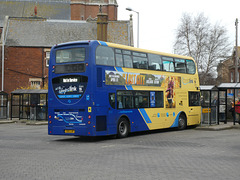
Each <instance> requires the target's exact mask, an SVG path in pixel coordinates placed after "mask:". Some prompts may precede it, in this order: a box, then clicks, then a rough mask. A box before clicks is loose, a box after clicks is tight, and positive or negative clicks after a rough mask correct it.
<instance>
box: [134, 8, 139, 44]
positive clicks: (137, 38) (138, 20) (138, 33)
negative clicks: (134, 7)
mask: <svg viewBox="0 0 240 180" xmlns="http://www.w3.org/2000/svg"><path fill="white" fill-rule="evenodd" d="M135 12H136V13H137V15H138V36H137V40H138V43H137V47H138V48H139V12H137V11H135Z"/></svg>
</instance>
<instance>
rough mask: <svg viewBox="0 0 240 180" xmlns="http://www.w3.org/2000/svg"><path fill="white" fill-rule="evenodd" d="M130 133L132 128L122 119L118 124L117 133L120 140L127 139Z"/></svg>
mask: <svg viewBox="0 0 240 180" xmlns="http://www.w3.org/2000/svg"><path fill="white" fill-rule="evenodd" d="M129 131H130V126H129V123H128V121H127V120H126V119H125V118H120V120H119V122H118V132H117V136H118V138H125V137H127V136H128V133H129Z"/></svg>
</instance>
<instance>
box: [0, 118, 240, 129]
mask: <svg viewBox="0 0 240 180" xmlns="http://www.w3.org/2000/svg"><path fill="white" fill-rule="evenodd" d="M8 123H22V124H26V125H32V126H40V125H47V124H48V121H36V120H26V119H23V120H9V119H2V120H0V125H1V124H8ZM195 129H196V130H205V131H220V130H227V129H240V125H239V124H238V123H235V125H234V124H233V122H228V123H227V124H224V123H220V124H213V125H208V124H200V125H199V126H197V127H196V128H195Z"/></svg>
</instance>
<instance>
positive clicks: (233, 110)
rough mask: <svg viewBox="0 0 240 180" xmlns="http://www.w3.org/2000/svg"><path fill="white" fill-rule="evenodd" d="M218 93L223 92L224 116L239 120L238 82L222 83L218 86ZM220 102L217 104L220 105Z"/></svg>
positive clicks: (234, 121)
mask: <svg viewBox="0 0 240 180" xmlns="http://www.w3.org/2000/svg"><path fill="white" fill-rule="evenodd" d="M218 89H219V93H223V94H225V96H226V97H225V102H226V105H225V108H226V118H227V119H229V120H232V121H233V124H234V125H235V124H236V122H238V123H239V122H240V83H222V84H220V85H219V86H218ZM221 105H222V104H221V103H220V104H219V106H220V107H221Z"/></svg>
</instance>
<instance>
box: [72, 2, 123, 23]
mask: <svg viewBox="0 0 240 180" xmlns="http://www.w3.org/2000/svg"><path fill="white" fill-rule="evenodd" d="M99 5H101V6H102V12H103V13H106V14H108V19H109V20H110V21H116V20H117V7H118V4H117V1H116V0H71V19H72V20H86V19H87V18H89V17H91V18H93V17H97V14H98V12H99Z"/></svg>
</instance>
